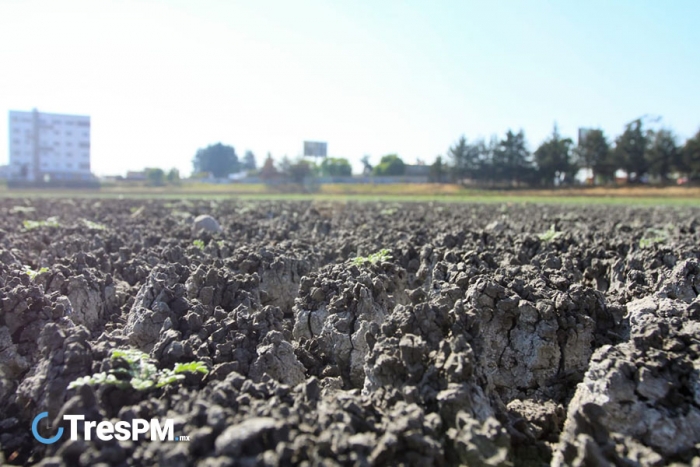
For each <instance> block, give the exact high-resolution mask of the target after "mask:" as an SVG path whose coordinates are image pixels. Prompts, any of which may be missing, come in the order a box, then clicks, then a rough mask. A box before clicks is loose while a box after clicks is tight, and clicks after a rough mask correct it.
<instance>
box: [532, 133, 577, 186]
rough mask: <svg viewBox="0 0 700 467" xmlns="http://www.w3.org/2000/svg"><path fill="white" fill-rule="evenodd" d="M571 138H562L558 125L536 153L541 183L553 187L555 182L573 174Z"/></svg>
mask: <svg viewBox="0 0 700 467" xmlns="http://www.w3.org/2000/svg"><path fill="white" fill-rule="evenodd" d="M573 144H574V142H573V141H572V140H571V138H562V137H561V136H560V135H559V129H558V128H557V125H556V124H555V125H554V129H553V130H552V135H551V136H550V137H549V139H547V140H546V141H545V142H543V143H542V144H541V145H540V147H539V148H537V150H536V151H535V154H534V156H535V163H536V164H537V172H538V176H539V179H540V181H542V182H544V184H545V185H551V184H553V183H554V181H555V180H560V181H561V180H562V179H564V177H565V176H566V175H567V174H571V173H572V172H573V170H572V166H573V165H574V164H573V163H572V161H571V146H572V145H573Z"/></svg>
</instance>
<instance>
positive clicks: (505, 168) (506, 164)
mask: <svg viewBox="0 0 700 467" xmlns="http://www.w3.org/2000/svg"><path fill="white" fill-rule="evenodd" d="M447 155H448V158H449V160H450V163H449V164H448V166H447V168H446V169H445V171H446V172H447V174H448V175H449V177H450V178H451V179H452V180H453V181H465V180H470V181H472V182H473V183H478V184H487V185H488V184H496V185H498V184H500V185H504V184H505V185H530V186H537V185H543V186H551V185H555V184H566V183H573V181H574V178H575V176H576V174H577V173H578V171H579V170H580V169H588V170H589V171H590V173H591V174H592V180H593V181H594V182H595V181H596V180H597V181H600V182H601V183H607V182H612V181H614V180H615V173H616V172H617V171H618V170H620V169H621V170H623V171H624V172H625V173H626V177H627V181H628V182H641V181H645V180H648V178H649V177H650V176H651V177H654V178H656V179H657V180H658V181H660V182H667V181H668V180H669V178H670V176H671V175H672V174H676V175H679V176H682V177H687V178H688V179H690V180H696V179H698V178H700V131H698V133H696V134H695V136H693V137H692V138H690V139H688V140H687V141H685V143H684V144H682V145H681V144H680V143H679V141H678V137H677V136H676V135H675V133H674V132H673V131H672V130H670V129H668V128H662V129H659V130H652V129H645V128H644V119H643V118H638V119H636V120H634V121H632V122H630V123H628V124H627V125H625V130H624V132H623V133H622V134H621V135H619V136H618V137H617V138H615V139H614V140H610V139H609V138H608V136H607V135H606V134H605V133H604V132H603V130H601V129H590V130H587V131H585V132H582V134H581V135H580V138H579V141H578V144H577V145H574V142H573V140H572V139H571V138H567V137H563V136H562V135H561V134H560V133H559V130H558V129H557V126H556V125H555V126H554V129H553V131H552V133H551V135H550V136H549V137H548V138H547V139H546V140H545V141H544V142H542V144H540V145H539V147H538V148H537V149H536V150H535V151H534V152H533V153H530V152H529V151H528V149H527V145H526V141H525V134H524V132H523V131H522V130H520V131H519V132H518V133H514V132H513V131H511V130H509V131H508V132H507V133H506V134H505V136H504V137H503V138H500V139H499V138H497V137H491V139H490V140H489V141H488V142H486V141H484V140H483V139H480V140H476V141H474V142H469V141H467V139H466V138H465V137H464V136H462V137H460V138H459V140H458V141H457V142H456V143H455V144H454V145H453V146H452V147H450V149H449V150H448V153H447ZM438 163H440V164H441V163H442V161H441V160H438V161H436V164H438Z"/></svg>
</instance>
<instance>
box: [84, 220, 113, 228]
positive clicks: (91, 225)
mask: <svg viewBox="0 0 700 467" xmlns="http://www.w3.org/2000/svg"><path fill="white" fill-rule="evenodd" d="M80 221H81V222H82V223H83V224H85V227H87V228H88V229H91V230H107V227H105V225H104V224H100V223H98V222H93V221H91V220H88V219H81V220H80Z"/></svg>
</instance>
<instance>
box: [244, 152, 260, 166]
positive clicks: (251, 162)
mask: <svg viewBox="0 0 700 467" xmlns="http://www.w3.org/2000/svg"><path fill="white" fill-rule="evenodd" d="M257 168H258V167H257V163H256V161H255V154H253V151H250V150H248V151H246V152H245V155H244V156H243V169H244V170H255V169H257Z"/></svg>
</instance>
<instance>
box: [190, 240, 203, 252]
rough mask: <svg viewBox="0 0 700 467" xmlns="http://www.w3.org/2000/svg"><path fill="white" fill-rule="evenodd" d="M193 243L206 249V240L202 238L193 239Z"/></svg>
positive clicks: (201, 248)
mask: <svg viewBox="0 0 700 467" xmlns="http://www.w3.org/2000/svg"><path fill="white" fill-rule="evenodd" d="M192 245H194V246H196V247H197V248H199V249H200V250H203V249H204V240H200V239H197V240H193V241H192Z"/></svg>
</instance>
